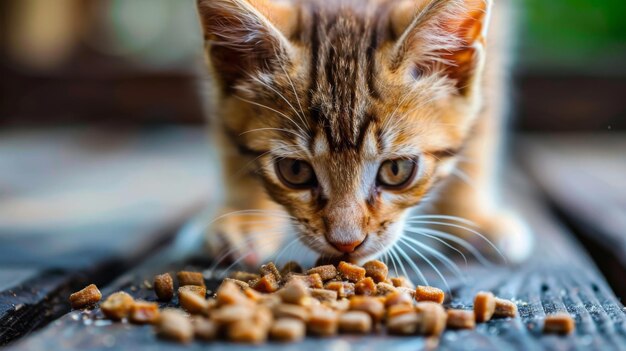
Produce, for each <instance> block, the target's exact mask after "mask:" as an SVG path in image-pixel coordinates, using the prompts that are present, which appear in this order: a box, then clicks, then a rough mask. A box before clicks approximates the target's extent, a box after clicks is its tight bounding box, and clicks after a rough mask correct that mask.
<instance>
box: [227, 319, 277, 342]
mask: <svg viewBox="0 0 626 351" xmlns="http://www.w3.org/2000/svg"><path fill="white" fill-rule="evenodd" d="M267 332H268V330H267V328H263V327H262V326H260V325H257V324H256V323H255V321H253V320H248V319H240V320H237V321H235V322H233V324H232V325H230V326H229V328H228V331H227V333H228V340H230V341H233V342H240V343H246V344H260V343H262V342H264V341H265V340H266V339H267Z"/></svg>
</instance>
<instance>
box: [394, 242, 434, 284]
mask: <svg viewBox="0 0 626 351" xmlns="http://www.w3.org/2000/svg"><path fill="white" fill-rule="evenodd" d="M399 243H400V242H399V241H397V242H396V243H395V244H394V245H393V247H392V248H391V254H392V255H394V256H395V257H396V260H397V261H398V265H399V266H400V269H401V270H402V274H404V276H405V277H407V278H409V274H408V272H407V271H406V268H405V267H404V263H403V262H402V259H401V258H400V256H399V255H398V252H401V253H402V254H403V255H404V258H405V259H406V258H407V257H406V254H405V253H404V251H402V249H401V248H400V245H398V244H399ZM409 263H412V262H410V260H409ZM419 276H420V279H423V280H424V281H426V277H424V276H423V275H422V274H421V271H420V272H419Z"/></svg>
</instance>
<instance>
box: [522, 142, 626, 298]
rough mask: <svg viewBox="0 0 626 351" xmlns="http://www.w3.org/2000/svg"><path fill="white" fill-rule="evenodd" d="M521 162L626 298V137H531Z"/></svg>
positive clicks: (617, 290)
mask: <svg viewBox="0 0 626 351" xmlns="http://www.w3.org/2000/svg"><path fill="white" fill-rule="evenodd" d="M519 154H520V156H521V159H522V160H523V161H524V163H525V164H526V165H527V168H528V170H529V173H530V174H531V175H532V177H533V179H534V180H535V181H536V183H538V184H539V185H540V186H541V189H542V190H543V191H544V192H545V193H546V194H547V196H548V198H549V200H550V201H551V202H552V204H553V205H554V206H555V208H556V209H557V211H558V212H559V213H560V214H561V215H562V216H563V217H564V219H565V220H566V221H567V223H568V224H569V225H570V226H572V227H574V228H575V232H576V234H578V235H579V238H580V239H581V240H582V241H583V242H584V243H585V244H586V245H587V247H588V248H589V249H590V251H591V253H592V255H593V256H594V259H596V261H598V262H600V263H601V264H600V265H601V267H602V268H603V271H604V273H605V275H606V276H607V279H608V280H609V282H610V283H611V284H612V285H613V286H614V287H615V290H616V292H617V293H618V295H619V296H621V297H622V298H626V281H624V279H623V277H624V275H626V255H625V254H624V253H626V235H625V233H626V182H625V181H624V175H625V174H626V134H624V133H618V132H606V133H603V134H548V135H535V136H527V137H525V138H523V139H522V143H521V146H520V148H519Z"/></svg>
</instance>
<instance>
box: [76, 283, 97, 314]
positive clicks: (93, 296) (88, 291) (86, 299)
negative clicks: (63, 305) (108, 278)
mask: <svg viewBox="0 0 626 351" xmlns="http://www.w3.org/2000/svg"><path fill="white" fill-rule="evenodd" d="M101 298H102V294H101V293H100V290H98V287H97V286H96V285H95V284H91V285H88V286H87V287H85V288H84V289H82V290H80V291H77V292H75V293H73V294H72V295H70V304H71V305H72V308H73V309H79V308H83V307H88V306H92V305H95V304H97V303H98V302H99V301H100V299H101Z"/></svg>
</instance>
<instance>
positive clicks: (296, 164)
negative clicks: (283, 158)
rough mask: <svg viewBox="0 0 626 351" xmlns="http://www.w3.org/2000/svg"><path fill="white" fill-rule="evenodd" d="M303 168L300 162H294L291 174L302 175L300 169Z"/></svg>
mask: <svg viewBox="0 0 626 351" xmlns="http://www.w3.org/2000/svg"><path fill="white" fill-rule="evenodd" d="M301 168H302V166H301V165H300V161H294V162H293V163H292V164H291V173H293V174H294V175H298V174H300V169H301Z"/></svg>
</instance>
